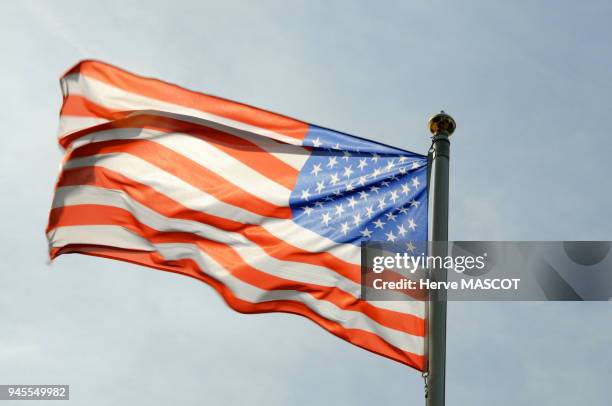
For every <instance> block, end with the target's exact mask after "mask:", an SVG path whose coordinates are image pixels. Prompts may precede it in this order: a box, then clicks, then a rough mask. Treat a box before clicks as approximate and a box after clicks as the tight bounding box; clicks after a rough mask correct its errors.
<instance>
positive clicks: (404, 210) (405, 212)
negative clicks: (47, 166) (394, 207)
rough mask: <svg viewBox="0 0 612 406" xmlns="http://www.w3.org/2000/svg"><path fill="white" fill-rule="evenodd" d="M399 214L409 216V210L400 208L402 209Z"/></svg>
mask: <svg viewBox="0 0 612 406" xmlns="http://www.w3.org/2000/svg"><path fill="white" fill-rule="evenodd" d="M399 212H400V213H401V214H408V209H407V208H405V207H402V208H400V209H399Z"/></svg>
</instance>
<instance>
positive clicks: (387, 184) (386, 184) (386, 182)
mask: <svg viewBox="0 0 612 406" xmlns="http://www.w3.org/2000/svg"><path fill="white" fill-rule="evenodd" d="M380 184H381V185H382V186H385V187H388V186H389V185H390V183H389V181H386V180H383V181H382V182H380Z"/></svg>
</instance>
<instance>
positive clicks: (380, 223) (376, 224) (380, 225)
mask: <svg viewBox="0 0 612 406" xmlns="http://www.w3.org/2000/svg"><path fill="white" fill-rule="evenodd" d="M384 226H385V223H384V222H383V221H382V220H381V219H378V220H376V221H375V222H374V228H380V229H382V228H383V227H384Z"/></svg>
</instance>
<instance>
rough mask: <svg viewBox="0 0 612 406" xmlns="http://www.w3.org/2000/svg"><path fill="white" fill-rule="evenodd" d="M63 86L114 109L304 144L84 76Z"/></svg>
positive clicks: (67, 79) (73, 76) (64, 81)
mask: <svg viewBox="0 0 612 406" xmlns="http://www.w3.org/2000/svg"><path fill="white" fill-rule="evenodd" d="M61 81H62V87H63V88H64V89H66V92H67V93H65V94H70V95H81V96H84V97H87V99H89V100H91V101H92V102H94V103H96V104H99V105H101V106H104V107H107V108H109V109H113V110H120V111H133V110H159V111H166V112H169V113H176V114H181V115H187V116H192V117H198V118H201V119H204V120H209V121H211V122H214V123H217V124H219V125H221V126H224V127H229V128H235V129H237V130H241V131H246V132H249V133H252V134H259V135H262V136H264V137H268V138H272V139H275V140H278V141H282V142H284V143H287V144H293V145H302V141H301V140H298V139H296V138H293V137H289V136H286V135H284V134H281V133H278V132H275V131H270V130H267V129H264V128H260V127H256V126H253V125H250V124H246V123H243V122H240V121H236V120H231V119H228V118H225V117H221V116H217V115H214V114H210V113H207V112H204V111H201V110H196V109H192V108H189V107H185V106H180V105H177V104H173V103H168V102H164V101H161V100H158V99H153V98H150V97H146V96H142V95H140V94H137V93H132V92H127V91H125V90H123V89H120V88H117V87H115V86H112V85H109V84H107V83H104V82H101V81H99V80H96V79H93V78H90V77H88V76H86V75H83V74H71V75H67V76H65V77H63V78H62V79H61Z"/></svg>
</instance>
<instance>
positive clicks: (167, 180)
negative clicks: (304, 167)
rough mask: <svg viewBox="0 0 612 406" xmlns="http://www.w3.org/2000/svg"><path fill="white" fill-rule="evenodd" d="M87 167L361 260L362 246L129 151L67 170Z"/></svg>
mask: <svg viewBox="0 0 612 406" xmlns="http://www.w3.org/2000/svg"><path fill="white" fill-rule="evenodd" d="M83 166H99V167H103V168H107V169H110V170H112V171H115V172H117V173H120V174H121V175H123V176H125V177H127V178H130V179H132V180H133V181H135V182H138V183H142V184H144V185H147V186H149V187H151V188H153V189H155V190H156V191H157V192H159V193H161V194H164V195H166V196H167V197H169V198H170V199H172V200H174V201H176V202H178V203H180V204H181V205H183V206H185V207H187V208H189V209H190V210H194V211H199V212H202V213H208V214H212V215H215V216H218V217H222V218H225V219H229V220H233V221H238V222H240V223H245V224H258V225H260V226H262V227H263V228H265V229H266V230H267V231H269V232H270V233H271V234H273V235H274V236H275V237H277V238H280V239H282V240H284V241H285V242H286V243H288V244H291V245H294V246H296V247H298V248H300V249H302V250H304V251H309V252H329V253H330V254H332V255H334V256H336V257H338V258H340V259H342V260H344V261H346V262H349V263H352V264H355V265H359V264H360V262H361V253H360V250H359V247H357V246H355V245H352V244H338V243H336V242H334V241H332V240H330V239H328V238H325V237H323V236H321V235H319V234H316V233H314V232H312V231H310V230H307V229H306V228H303V227H301V226H299V225H297V224H296V223H294V222H293V221H287V220H280V219H274V218H270V217H265V216H260V215H258V214H255V213H252V212H250V211H248V210H246V209H243V208H241V207H237V206H233V205H230V204H228V203H225V202H222V201H220V200H217V199H216V198H215V197H213V196H211V195H209V194H207V193H205V192H203V191H202V190H200V189H197V188H196V187H194V186H192V185H191V184H189V183H187V182H185V181H183V180H182V179H180V178H178V177H176V176H174V175H172V174H170V173H168V172H166V171H163V170H162V169H160V168H158V167H156V166H154V165H151V164H150V163H148V162H146V161H144V160H142V159H140V158H138V157H136V156H133V155H129V154H120V153H116V154H104V155H94V156H89V157H84V158H76V159H71V160H70V161H68V162H66V163H65V164H64V168H65V169H70V168H78V167H83Z"/></svg>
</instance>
